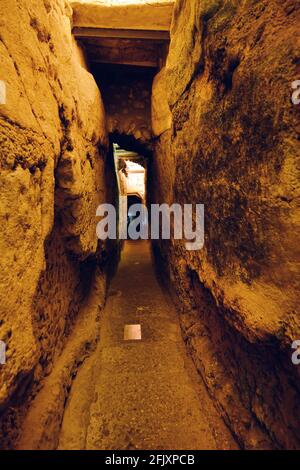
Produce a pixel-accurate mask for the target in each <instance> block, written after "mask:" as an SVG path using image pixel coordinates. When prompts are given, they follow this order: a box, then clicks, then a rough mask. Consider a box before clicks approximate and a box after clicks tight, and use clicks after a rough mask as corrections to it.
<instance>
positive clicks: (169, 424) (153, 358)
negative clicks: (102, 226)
mask: <svg viewBox="0 0 300 470" xmlns="http://www.w3.org/2000/svg"><path fill="white" fill-rule="evenodd" d="M126 325H141V340H124V328H125V326H126ZM138 330H139V329H137V328H136V331H138ZM127 334H128V328H127ZM59 448H60V449H105V450H108V449H114V450H123V449H130V450H133V449H165V450H168V449H176V450H182V449H184V450H189V449H236V448H237V445H236V443H235V442H234V440H233V438H232V436H231V434H230V433H229V431H228V429H227V428H226V426H225V425H224V423H223V421H222V419H221V418H220V417H219V415H218V413H217V412H216V410H215V408H214V406H213V404H212V402H211V400H210V398H209V397H208V395H207V392H206V389H205V388H204V385H203V384H202V383H200V382H199V378H198V375H197V374H196V372H195V370H194V367H193V364H192V362H191V359H190V358H189V357H188V356H187V353H186V350H185V346H184V343H183V340H182V337H181V331H180V326H179V323H178V319H177V314H176V311H175V309H174V306H173V304H172V302H171V300H170V299H169V297H168V295H167V293H165V292H163V290H162V289H161V287H160V285H159V284H158V282H157V280H156V277H155V274H154V269H153V266H152V261H151V252H150V245H149V244H148V243H147V242H141V241H139V242H126V246H125V250H124V252H123V256H122V261H121V263H120V265H119V269H118V273H117V275H116V277H115V279H114V280H113V282H112V284H111V287H110V290H109V294H108V301H107V304H106V307H105V310H104V312H103V317H102V326H101V332H100V340H99V345H98V349H97V350H96V352H95V353H94V355H93V356H91V357H90V358H89V359H88V360H87V361H86V362H85V363H84V364H83V366H82V367H81V369H80V371H79V373H78V375H77V377H76V379H75V380H74V383H73V387H72V391H71V394H70V398H69V401H68V403H67V407H66V411H65V414H64V420H63V424H62V429H61V435H60V444H59Z"/></svg>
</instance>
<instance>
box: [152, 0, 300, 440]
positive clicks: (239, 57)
mask: <svg viewBox="0 0 300 470" xmlns="http://www.w3.org/2000/svg"><path fill="white" fill-rule="evenodd" d="M299 21H300V6H299V2H298V1H296V0H295V1H294V0H288V1H282V0H281V1H279V0H262V1H255V0H245V1H244V2H240V1H235V0H224V1H221V0H210V1H204V0H202V1H200V0H195V1H193V2H190V1H189V0H177V2H176V5H175V13H174V18H173V24H172V31H171V46H170V53H169V56H168V59H167V65H166V69H165V70H163V71H162V72H160V74H159V75H158V76H157V77H156V79H155V81H154V86H153V100H152V108H153V109H152V120H153V122H152V127H153V130H154V132H155V135H156V150H155V160H154V166H153V169H152V185H153V198H154V201H155V202H160V203H161V202H168V203H172V202H179V203H182V204H184V203H203V204H205V211H206V216H205V232H206V236H205V247H204V249H203V250H201V251H199V252H187V251H186V250H185V247H184V244H183V242H181V241H178V240H171V241H170V243H167V242H164V243H161V244H156V246H155V252H156V255H157V258H158V259H160V260H161V261H162V262H163V264H164V266H165V271H166V272H167V273H168V275H169V280H170V283H171V285H172V287H173V289H174V290H176V294H177V296H176V298H177V300H178V301H179V304H180V306H181V310H182V315H181V320H182V326H183V331H184V336H185V339H186V342H187V344H188V346H189V348H190V350H191V351H192V354H193V357H194V360H195V363H196V366H197V368H198V370H199V372H200V374H201V375H202V377H203V380H204V381H205V383H206V385H207V388H208V390H209V392H210V394H211V396H212V397H213V398H214V400H215V404H216V406H217V407H218V409H219V410H220V411H221V413H222V414H223V417H224V419H225V421H226V423H227V424H228V426H229V427H230V428H231V429H232V432H233V433H234V434H235V436H236V438H237V439H238V441H239V442H240V444H241V446H243V447H246V448H270V447H278V448H297V447H299V445H300V442H299V426H300V421H299V416H300V414H299V411H300V410H299V398H300V395H299V392H300V381H299V368H297V367H296V366H294V365H293V364H292V362H291V355H292V350H291V344H292V342H293V341H294V340H296V339H299V338H300V317H299V308H298V302H297V297H298V289H299V277H297V276H298V274H297V273H299V265H298V264H297V263H298V260H299V243H298V238H299V216H298V213H297V212H296V209H297V203H298V201H299V173H298V171H299V163H298V161H299V156H300V146H299V136H300V134H299V132H300V127H299V118H300V108H299V106H298V107H297V106H295V105H293V104H292V102H291V95H292V88H291V84H292V82H293V81H294V80H296V79H299V78H300V56H299V50H300V48H299V46H300V35H299V27H298V25H299ZM164 97H165V99H164Z"/></svg>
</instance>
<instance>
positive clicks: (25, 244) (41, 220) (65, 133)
mask: <svg viewBox="0 0 300 470" xmlns="http://www.w3.org/2000/svg"><path fill="white" fill-rule="evenodd" d="M0 15H1V18H5V22H2V23H1V26H0V54H1V56H0V57H1V59H0V64H1V66H0V79H1V80H2V81H3V82H5V85H6V94H7V96H6V104H3V105H1V106H0V152H1V162H0V164H1V173H0V185H1V229H0V230H1V235H0V251H1V261H0V263H1V269H0V271H1V274H0V277H1V279H0V285H1V286H0V305H1V315H0V318H1V322H0V338H1V340H3V341H5V342H6V344H7V362H6V364H5V365H4V366H2V367H1V370H0V409H1V415H2V416H1V425H2V432H1V435H2V438H1V441H2V442H1V445H2V446H7V445H8V446H10V445H11V441H12V440H14V439H15V438H16V437H17V434H18V429H19V425H20V423H21V421H22V416H23V414H24V406H21V404H23V403H24V401H25V400H26V398H28V397H30V396H31V395H32V393H33V392H34V391H35V390H36V388H37V384H38V383H40V382H41V381H42V379H43V377H44V376H45V375H49V374H50V372H51V370H52V368H53V363H54V362H55V359H57V357H59V356H60V354H61V351H62V349H63V346H64V344H65V342H66V341H67V338H68V336H69V335H70V332H71V331H72V328H73V324H74V322H75V319H76V316H77V314H78V311H79V309H80V304H81V301H82V299H83V298H84V295H85V293H86V284H85V283H82V282H81V281H82V280H85V281H87V280H88V279H89V278H90V279H91V276H92V270H93V263H92V261H91V260H92V257H93V256H94V257H95V255H96V252H97V249H98V248H97V247H98V241H97V238H96V234H95V229H94V227H95V214H96V207H97V206H98V204H99V202H101V201H103V200H106V199H107V197H106V196H107V195H106V188H105V182H104V173H105V171H106V169H105V166H106V165H105V161H106V149H107V142H108V140H107V136H106V128H105V120H104V111H103V105H102V101H101V96H100V92H99V90H98V87H97V85H96V83H95V81H94V79H93V77H92V75H91V74H90V73H89V72H88V71H87V69H86V66H85V63H84V58H83V55H82V53H81V51H80V49H79V48H78V46H77V45H76V43H75V41H74V40H73V39H72V35H71V15H72V10H71V7H70V5H69V3H68V2H67V1H64V0H51V1H48V0H44V1H29V0H22V1H19V0H3V1H1V4H0ZM97 257H98V258H100V259H101V252H100V251H98V255H97ZM86 260H88V261H86ZM101 276H102V284H103V286H104V284H105V278H104V275H103V274H102V275H101ZM103 295H104V290H103V292H102V299H103ZM99 303H101V298H99ZM89 334H90V333H88V334H87V337H85V338H84V337H82V341H83V342H91V341H92V340H93V335H94V333H93V335H91V334H90V337H89ZM69 361H70V363H69V368H70V369H72V368H73V369H74V367H73V366H74V364H75V362H76V359H75V358H74V357H73V358H71V359H69ZM72 361H73V366H72V365H71V362H72ZM64 380H65V381H67V380H69V378H67V374H66V377H65V378H64V379H63V378H62V379H61V386H63V383H64ZM39 387H40V385H39ZM57 420H58V422H59V416H58V417H57Z"/></svg>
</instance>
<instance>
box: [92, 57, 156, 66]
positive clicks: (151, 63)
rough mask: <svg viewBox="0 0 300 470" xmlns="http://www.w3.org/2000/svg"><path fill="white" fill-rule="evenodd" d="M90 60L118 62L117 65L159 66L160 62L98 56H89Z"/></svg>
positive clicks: (106, 62) (109, 62)
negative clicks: (101, 57)
mask: <svg viewBox="0 0 300 470" xmlns="http://www.w3.org/2000/svg"><path fill="white" fill-rule="evenodd" d="M89 60H90V62H91V63H94V64H109V65H111V64H116V65H134V66H135V67H150V68H158V66H159V62H158V61H157V62H151V61H145V62H142V61H141V62H138V61H134V60H122V59H120V60H118V59H112V60H110V59H103V60H101V59H99V58H97V57H89Z"/></svg>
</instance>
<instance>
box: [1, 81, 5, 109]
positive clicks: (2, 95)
mask: <svg viewBox="0 0 300 470" xmlns="http://www.w3.org/2000/svg"><path fill="white" fill-rule="evenodd" d="M0 104H6V84H5V82H4V81H3V80H0Z"/></svg>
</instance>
